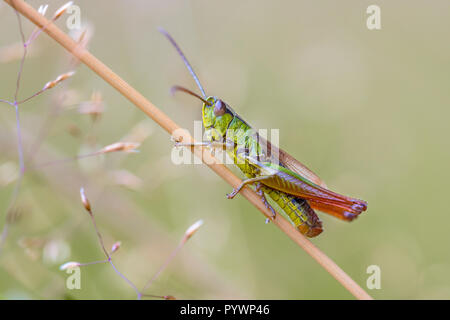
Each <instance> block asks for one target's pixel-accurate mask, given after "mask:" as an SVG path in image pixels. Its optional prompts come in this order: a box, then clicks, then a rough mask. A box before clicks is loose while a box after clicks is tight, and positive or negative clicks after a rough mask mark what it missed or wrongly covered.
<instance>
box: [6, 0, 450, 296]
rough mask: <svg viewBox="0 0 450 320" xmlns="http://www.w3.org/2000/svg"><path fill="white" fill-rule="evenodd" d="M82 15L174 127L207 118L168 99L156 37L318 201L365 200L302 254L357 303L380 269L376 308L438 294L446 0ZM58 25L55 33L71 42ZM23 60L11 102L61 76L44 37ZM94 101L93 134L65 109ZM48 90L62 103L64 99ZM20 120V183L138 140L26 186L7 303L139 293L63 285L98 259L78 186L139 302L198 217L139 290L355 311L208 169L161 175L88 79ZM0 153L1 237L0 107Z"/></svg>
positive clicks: (10, 74) (159, 138)
mask: <svg viewBox="0 0 450 320" xmlns="http://www.w3.org/2000/svg"><path fill="white" fill-rule="evenodd" d="M28 2H29V3H30V4H31V5H32V6H33V7H35V8H37V7H39V5H41V4H44V3H48V4H49V9H48V12H47V17H49V16H51V15H52V14H53V12H54V11H55V10H56V9H57V8H59V7H60V6H61V5H63V4H64V1H60V0H52V1H50V0H49V1H44V2H43V1H35V0H31V1H28ZM75 4H77V5H78V6H79V7H80V9H81V22H82V24H83V28H84V27H86V26H87V27H88V28H89V30H90V31H89V34H91V35H92V37H91V39H90V42H89V45H88V47H89V50H90V51H91V52H92V53H93V54H94V55H95V56H97V57H98V58H99V59H100V60H102V61H103V62H104V63H105V64H107V65H108V66H110V67H111V68H112V69H113V70H114V71H115V72H117V73H118V74H119V75H120V76H122V77H123V78H124V79H125V80H126V81H128V82H129V83H130V84H131V85H132V86H134V87H135V88H136V89H137V90H138V91H140V92H141V93H143V94H144V95H145V96H146V97H147V98H149V99H150V100H151V101H152V102H153V103H154V104H155V105H156V106H158V107H159V108H161V109H162V110H163V111H164V112H165V113H166V114H168V115H169V116H170V117H172V118H173V119H174V121H176V122H177V123H178V124H180V125H181V126H182V127H185V128H189V129H190V128H192V125H193V121H194V120H200V118H201V113H200V104H199V103H198V101H196V100H194V99H193V98H191V97H188V96H184V95H176V96H175V97H172V96H170V94H169V88H170V87H171V86H172V85H174V84H180V85H184V86H186V87H188V88H191V89H196V87H195V83H194V82H193V80H192V78H191V77H190V75H189V73H188V72H187V70H186V68H185V67H184V65H183V63H182V61H181V59H180V58H179V57H178V56H177V54H176V52H175V50H174V49H173V48H172V47H171V46H170V44H169V43H168V41H167V40H166V39H165V38H164V37H163V36H162V35H161V34H160V33H158V31H157V27H158V26H162V27H164V28H165V29H167V30H168V31H169V32H170V33H171V34H172V35H173V36H174V38H175V39H176V40H177V41H178V43H179V44H180V46H181V47H182V48H183V50H184V51H185V53H186V55H187V56H188V58H189V59H190V61H191V64H192V65H193V66H194V68H195V70H196V72H197V74H198V76H199V77H200V79H201V81H202V83H203V85H204V87H205V89H206V91H207V93H209V94H211V95H216V96H219V97H221V98H222V99H224V100H225V101H226V102H228V103H229V104H230V105H231V106H233V108H234V109H235V110H236V111H237V112H238V113H239V114H240V115H241V116H242V117H243V118H244V119H246V120H247V121H248V122H249V123H251V124H252V125H253V126H254V127H256V128H279V129H280V144H281V146H282V147H283V148H284V149H286V150H287V151H288V152H289V153H291V154H292V155H294V156H296V158H297V159H299V160H300V161H302V162H304V163H305V164H307V165H308V166H309V167H310V168H311V169H313V170H314V171H315V172H317V173H318V174H319V175H320V176H321V177H322V178H323V179H324V180H325V181H326V182H327V184H328V186H329V187H330V188H331V189H333V190H336V191H338V192H340V193H344V194H347V195H352V196H355V197H358V198H361V199H365V200H367V201H368V204H369V207H368V211H367V212H365V213H364V214H362V215H361V216H360V217H359V218H358V219H357V220H356V221H354V222H352V223H345V222H342V221H339V220H337V219H335V218H332V217H330V216H327V215H324V214H320V217H321V219H322V220H323V224H324V229H325V231H324V232H323V234H322V235H320V236H319V237H318V238H315V239H313V240H312V241H313V242H314V244H316V245H317V246H318V247H319V248H321V249H322V250H323V251H324V252H325V253H326V254H328V255H329V256H330V257H331V258H332V259H333V260H335V262H336V263H337V264H338V265H339V266H340V267H342V268H343V269H344V270H345V271H346V272H347V273H348V274H349V275H350V276H351V277H352V278H354V279H355V280H356V281H357V282H358V283H359V284H360V285H361V286H362V287H363V288H366V280H367V278H368V276H369V275H368V274H367V273H366V269H367V267H368V266H370V265H378V266H379V267H380V268H381V289H379V290H368V292H369V294H371V295H372V296H373V297H374V298H377V299H448V298H450V275H449V272H448V270H449V269H450V256H449V254H448V251H449V248H448V244H449V243H450V233H449V232H448V228H449V224H450V215H449V210H448V208H447V203H446V200H445V199H446V198H447V197H448V194H447V192H448V184H449V179H450V173H449V171H448V164H449V163H450V145H449V139H448V138H449V130H448V122H449V120H448V119H449V116H450V111H449V110H450V109H449V105H450V90H449V82H450V60H449V53H450V42H449V41H448V38H449V31H450V2H448V1H446V0H442V1H438V0H435V1H406V0H403V1H376V2H374V1H360V0H358V1H356V0H353V1H345V2H337V1H331V0H330V1H320V2H317V1H283V2H278V1H256V0H253V1H181V0H180V1H162V0H161V1H147V0H140V1H136V0H135V1H118V0H114V1H110V0H109V1H107V0H97V1H87V0H85V1H75ZM371 4H377V5H379V6H380V8H381V24H382V29H381V30H374V31H370V30H368V29H367V27H366V19H367V17H368V14H367V13H366V9H367V7H368V6H369V5H371ZM67 17H68V15H67V14H66V15H64V16H63V17H62V18H61V19H60V20H59V21H58V25H59V26H60V27H61V28H62V29H63V30H64V31H66V32H68V31H69V30H68V29H67V27H66V24H65V20H66V19H67ZM0 25H1V29H0V48H1V50H2V51H0V52H2V53H3V61H2V62H1V64H0V70H1V71H0V98H4V99H12V96H13V93H14V90H15V81H16V76H17V70H18V63H19V61H18V59H14V50H11V48H13V49H14V48H15V47H14V44H15V43H17V42H18V41H19V40H20V37H19V29H18V26H17V19H16V16H15V14H14V12H13V11H12V10H11V8H10V7H9V6H8V5H6V4H4V3H1V4H0ZM24 30H25V32H26V34H27V35H29V34H30V33H31V31H32V30H33V26H32V25H31V23H29V22H27V21H24ZM72 33H73V32H72ZM16 48H17V47H16ZM19 48H20V46H19ZM8 49H9V51H8ZM16 51H17V50H16ZM30 51H31V52H30V56H29V57H28V58H27V59H26V63H25V67H24V73H23V79H22V84H21V91H20V97H22V98H25V97H27V96H29V95H30V94H32V93H34V92H35V91H37V90H38V89H40V88H41V87H42V86H43V85H44V84H45V83H46V82H47V81H50V80H52V79H55V78H56V76H58V75H59V74H61V73H64V72H66V71H68V70H71V66H70V60H69V58H68V56H67V54H66V52H65V51H64V50H63V49H62V48H61V47H59V46H58V45H57V44H56V43H55V42H54V41H53V40H51V39H49V38H48V37H47V36H46V35H43V36H40V37H39V38H38V39H37V40H36V41H35V42H34V43H33V45H32V46H31V48H30ZM11 52H12V53H11ZM19 52H20V51H19ZM8 54H9V55H8ZM11 55H12V57H11ZM0 56H1V55H0ZM93 92H100V93H101V95H102V97H103V101H104V104H105V111H104V112H103V114H102V115H101V117H100V119H98V120H97V121H95V122H93V121H92V119H91V117H90V116H88V115H85V114H80V113H79V112H78V106H79V104H80V103H81V102H82V101H88V100H89V99H90V98H91V95H92V93H93ZM61 93H65V94H66V100H64V103H63V104H58V103H56V102H55V101H58V100H57V99H56V98H55V97H57V96H58V95H60V94H61ZM21 120H22V130H23V135H24V149H25V151H26V154H27V158H26V165H27V168H31V167H33V166H35V165H39V164H42V163H46V162H48V161H53V160H56V159H64V158H68V157H73V156H75V155H77V154H80V155H81V154H86V153H87V152H89V151H88V150H91V151H93V150H97V149H99V148H101V147H103V146H105V145H108V144H111V143H114V142H117V141H119V140H121V139H126V138H124V137H126V136H127V135H129V134H134V136H133V137H135V136H136V132H139V133H140V136H147V137H146V139H145V140H144V141H143V143H142V145H141V147H140V148H139V149H140V153H137V154H124V153H111V154H107V155H103V156H100V157H93V158H90V159H84V160H80V161H69V162H66V163H58V164H54V165H51V166H47V167H45V168H40V169H39V170H37V169H36V170H28V171H27V172H26V173H25V176H24V179H23V183H22V186H21V188H20V194H19V197H18V200H17V207H18V208H19V209H18V210H19V211H20V213H21V214H20V219H18V221H16V222H15V223H14V224H13V225H11V227H10V228H9V234H8V236H7V238H6V241H5V243H4V246H3V250H2V252H1V254H0V298H2V299H13V298H24V299H49V298H50V299H105V298H111V299H133V298H135V294H134V292H133V290H132V289H131V287H129V286H128V285H127V284H126V283H125V282H124V281H123V280H122V279H121V278H120V277H118V276H117V275H116V274H115V273H114V271H113V270H112V268H111V267H110V266H109V265H106V264H105V265H95V266H89V267H86V268H82V284H81V286H82V287H81V289H80V290H68V289H66V287H65V281H66V278H67V277H68V275H67V274H66V273H65V272H63V271H60V270H59V269H58V268H59V266H60V265H61V264H62V263H64V262H67V261H80V262H89V261H94V260H99V259H103V255H102V251H101V249H100V247H99V244H98V241H97V239H96V237H95V232H94V229H93V227H92V224H91V223H90V221H89V217H88V215H87V214H86V213H85V212H84V210H83V208H82V206H81V203H80V200H79V188H80V187H81V186H84V187H85V188H86V192H87V195H88V197H89V199H90V201H91V203H92V206H93V208H94V213H95V215H96V219H97V224H98V226H99V228H100V230H101V232H102V234H103V236H104V238H105V242H106V245H107V247H110V246H111V245H112V244H113V243H114V242H115V241H118V240H120V241H121V242H122V247H121V248H120V250H119V251H118V252H117V253H116V254H115V256H114V261H115V263H116V266H117V267H118V268H119V270H120V271H121V272H123V273H124V274H125V275H126V276H127V277H128V278H129V279H130V280H131V281H133V282H134V283H135V284H136V285H137V286H138V287H142V286H143V285H144V283H145V282H146V281H147V280H148V279H150V278H151V277H152V275H153V274H154V273H155V272H156V271H157V270H158V268H159V267H160V266H161V265H162V264H163V262H164V260H165V259H166V258H167V257H168V256H169V255H170V253H171V252H172V251H173V250H174V248H175V247H176V246H177V243H178V242H179V240H180V239H181V237H182V236H183V233H184V232H185V230H186V229H187V228H188V227H189V226H190V225H191V224H192V223H194V222H195V221H196V220H198V219H203V220H204V225H203V226H202V227H201V228H200V230H199V231H198V233H197V234H195V236H194V237H193V238H192V239H191V240H189V241H188V242H187V244H186V246H185V247H184V248H183V249H182V251H181V253H180V254H179V256H177V257H176V258H175V260H174V261H173V262H172V263H171V264H170V266H169V267H168V268H167V269H166V270H165V271H164V272H163V273H162V275H161V276H160V277H158V279H157V280H156V282H155V283H154V284H153V285H152V286H151V288H149V290H148V291H147V292H149V293H152V294H156V295H168V294H170V295H173V296H175V297H176V298H179V299H241V298H250V299H352V298H353V297H352V296H351V294H350V293H348V292H347V291H346V290H345V289H344V288H343V287H342V286H341V285H340V284H339V283H338V282H337V281H335V280H334V279H333V278H332V277H331V276H330V275H329V274H328V273H327V272H326V271H324V269H322V268H321V267H320V266H319V265H318V264H317V263H316V262H315V261H313V260H312V259H311V257H310V256H308V255H307V254H306V253H305V252H303V251H302V250H301V249H300V248H299V247H297V246H296V245H295V244H294V243H293V242H292V241H291V240H289V239H288V238H287V237H286V235H285V234H283V233H282V232H280V231H279V230H278V229H277V228H275V227H274V226H273V225H270V224H269V225H265V224H264V218H263V217H262V216H261V214H260V213H259V212H258V211H257V210H256V209H255V208H254V207H253V206H252V205H251V204H249V203H248V202H247V201H245V200H244V199H243V198H242V197H237V198H236V199H235V200H234V201H229V200H227V199H226V197H225V194H226V193H227V192H229V191H230V190H231V189H230V186H229V185H227V184H226V183H225V182H224V181H222V180H221V179H219V178H218V177H217V176H216V175H215V174H214V173H213V172H212V171H211V170H209V169H208V168H207V167H206V166H204V165H195V166H193V165H181V166H176V165H174V164H173V163H172V162H171V161H170V153H171V150H172V146H173V142H171V141H170V139H169V136H168V135H167V134H166V132H164V131H163V130H162V129H160V128H159V127H158V126H157V125H156V124H155V123H153V122H151V121H150V120H146V117H145V115H144V114H143V113H142V112H141V111H139V110H138V109H137V108H135V107H134V106H133V105H132V104H130V103H129V102H128V101H127V100H125V99H124V98H123V97H122V96H120V95H119V94H118V93H117V92H116V91H115V90H113V89H112V88H110V87H109V86H108V85H107V84H105V82H103V81H102V80H101V79H100V78H99V77H97V76H96V75H95V74H93V72H91V71H90V70H89V69H88V68H86V67H85V66H82V65H80V66H79V67H78V68H77V73H76V75H75V76H74V77H73V78H72V79H71V80H69V81H67V82H65V83H64V84H63V85H61V86H60V87H57V88H55V89H52V91H49V92H47V93H45V94H43V95H41V96H39V97H38V98H35V99H33V100H32V101H30V102H28V103H27V104H24V105H23V106H22V107H21ZM133 132H134V133H133ZM128 137H130V136H128ZM33 146H34V147H33ZM36 146H38V147H36ZM35 147H36V148H35ZM0 148H1V149H0V150H1V151H0V187H1V189H0V212H1V215H0V217H1V220H0V226H2V227H3V225H4V223H5V212H6V211H7V208H8V206H9V205H10V202H11V196H12V193H13V190H14V187H15V184H16V183H17V180H15V177H16V175H17V174H15V172H17V164H18V158H17V150H16V148H17V144H16V131H15V115H14V110H13V109H12V108H11V107H9V106H7V105H0ZM124 179H125V181H126V183H125V184H126V185H125V186H124V185H123V184H124ZM130 181H131V182H130Z"/></svg>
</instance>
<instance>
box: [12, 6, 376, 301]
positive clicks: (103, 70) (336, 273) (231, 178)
mask: <svg viewBox="0 0 450 320" xmlns="http://www.w3.org/2000/svg"><path fill="white" fill-rule="evenodd" d="M4 1H5V2H6V3H8V4H9V5H11V6H12V7H13V8H15V9H16V10H17V11H18V12H19V13H20V14H22V15H23V16H24V17H26V18H27V19H28V20H30V21H31V22H32V23H34V24H35V25H36V26H38V27H39V28H42V27H43V26H45V29H44V32H45V33H47V34H48V35H49V36H50V37H51V38H53V39H54V40H55V41H56V42H58V43H59V44H60V45H61V46H63V47H64V48H65V49H66V50H67V51H69V52H70V53H71V54H72V55H74V56H75V57H76V58H77V59H79V60H80V61H81V62H83V63H84V64H85V65H86V66H88V67H89V68H90V69H91V70H92V71H94V72H95V73H97V75H99V76H100V77H101V78H102V79H103V80H105V81H106V82H107V83H109V84H110V85H111V86H112V87H113V88H115V89H116V90H117V91H119V92H120V93H121V94H122V95H123V96H124V97H125V98H127V99H128V100H129V101H130V102H131V103H133V104H134V105H135V106H136V107H138V108H139V109H141V110H142V111H143V112H144V113H145V114H147V115H148V116H149V117H150V118H152V119H153V120H154V121H155V122H156V123H157V124H158V125H159V126H160V127H161V128H163V129H164V130H166V131H167V132H168V133H169V134H171V135H173V136H174V138H175V139H176V140H177V141H183V142H194V139H193V138H192V137H191V136H190V135H189V134H188V133H187V132H185V131H184V130H179V129H180V127H179V126H178V125H177V124H176V123H175V122H174V121H173V120H172V119H170V118H169V117H168V116H167V115H166V114H164V113H163V112H162V111H161V110H159V109H158V108H157V107H156V106H154V105H153V104H152V103H151V102H150V101H149V100H147V99H146V98H145V97H144V96H143V95H142V94H140V93H139V92H138V91H136V90H135V89H134V88H133V87H131V86H130V85H129V84H128V83H127V82H125V81H124V80H123V79H122V78H120V77H119V76H118V75H117V74H115V73H114V72H113V71H112V70H111V69H110V68H108V67H107V66H106V65H105V64H103V62H101V61H100V60H98V59H97V58H96V57H94V56H93V55H92V54H91V53H89V52H88V51H87V50H86V49H84V48H80V46H79V45H78V44H77V43H76V42H75V41H74V40H72V39H71V38H70V37H69V36H68V35H66V34H65V33H64V32H63V31H61V30H60V29H59V28H58V27H57V26H56V25H54V24H53V23H50V21H49V20H47V19H46V18H45V17H43V16H42V15H41V14H39V13H38V12H37V11H36V10H35V9H33V8H32V7H31V6H30V5H28V4H27V3H25V2H24V1H23V0H4ZM191 151H192V152H193V153H194V154H195V155H196V156H198V157H199V158H201V159H203V162H205V164H206V165H207V166H208V167H210V168H211V169H212V170H213V171H214V172H215V173H216V174H217V175H219V176H220V177H221V178H222V179H223V180H225V181H226V182H227V183H229V184H230V185H231V186H232V187H233V188H235V187H237V186H239V185H240V184H241V180H240V179H239V178H238V177H237V176H235V175H234V174H233V173H232V172H231V171H230V170H229V169H228V168H226V167H225V166H224V165H223V164H221V163H220V162H219V161H218V160H217V159H215V158H214V157H213V156H212V155H211V153H210V151H209V150H207V149H204V148H191ZM241 194H242V196H243V197H245V198H246V199H247V200H248V201H250V202H251V203H252V204H253V205H254V206H255V207H256V208H257V209H258V210H259V211H261V212H262V213H263V214H264V215H265V216H266V218H271V217H272V212H271V211H270V210H269V209H267V208H266V206H265V205H264V203H263V202H262V201H261V199H260V197H259V196H258V195H257V194H256V193H255V192H254V191H253V190H252V189H250V188H248V187H245V188H244V189H243V190H242V191H241ZM273 223H274V225H276V226H277V227H278V228H279V229H281V231H283V232H284V233H285V234H286V235H287V236H288V237H289V238H291V239H292V240H293V241H294V242H295V243H297V244H298V245H299V246H300V247H301V248H302V249H303V250H305V251H306V252H307V253H308V254H309V255H310V256H311V257H312V258H313V259H314V260H316V261H317V262H318V263H319V264H320V265H321V266H322V267H323V268H324V269H325V270H326V271H327V272H329V273H330V274H331V275H332V276H333V277H334V278H335V279H336V280H337V281H339V282H340V283H341V284H342V285H343V286H344V287H345V288H346V289H347V290H348V291H349V292H350V293H351V294H353V295H354V296H355V297H356V298H357V299H365V300H371V299H372V297H371V296H370V295H369V294H367V293H366V292H365V291H364V290H363V289H362V288H361V287H360V286H359V285H358V284H357V283H356V282H355V281H354V280H353V279H352V278H351V277H350V276H349V275H347V274H346V273H345V272H344V271H343V270H342V269H341V268H340V267H339V266H338V265H337V264H336V263H335V262H334V261H333V260H331V259H330V258H329V257H328V256H327V255H326V254H325V253H323V252H322V251H321V250H320V249H318V248H317V247H316V246H315V245H314V244H312V243H311V242H310V241H309V240H308V239H307V238H306V237H305V236H303V235H302V234H301V233H299V232H298V231H297V229H295V228H294V227H293V226H292V225H291V224H290V223H289V222H288V221H287V220H286V219H284V218H282V216H281V215H278V216H277V218H276V219H275V220H273Z"/></svg>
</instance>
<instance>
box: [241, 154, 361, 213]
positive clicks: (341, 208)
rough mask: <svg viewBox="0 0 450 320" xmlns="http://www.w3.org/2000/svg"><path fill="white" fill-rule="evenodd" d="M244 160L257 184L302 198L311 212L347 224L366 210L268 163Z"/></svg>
mask: <svg viewBox="0 0 450 320" xmlns="http://www.w3.org/2000/svg"><path fill="white" fill-rule="evenodd" d="M247 160H248V161H249V162H250V163H252V164H253V165H254V166H256V167H258V168H259V170H260V174H261V176H265V178H264V179H261V183H262V184H264V185H266V186H268V187H270V188H272V189H276V190H278V191H282V192H285V193H288V194H290V195H293V196H296V197H299V198H302V199H305V200H307V201H308V203H309V204H310V205H311V207H312V208H313V209H317V210H319V211H322V212H325V213H328V214H331V215H333V216H335V217H338V218H340V219H343V220H347V221H351V220H353V219H354V218H356V217H357V216H358V215H359V214H360V213H361V212H363V211H365V210H366V209H367V203H366V202H365V201H363V200H359V199H355V198H351V197H347V196H344V195H341V194H339V193H336V192H333V191H331V190H328V189H326V188H323V187H321V186H319V185H317V184H315V183H314V182H312V181H310V180H308V179H307V178H305V177H303V176H301V175H299V174H297V173H295V172H293V171H291V170H289V169H287V168H285V167H283V166H280V165H277V164H275V163H272V162H260V161H258V160H256V159H254V158H252V157H248V158H247Z"/></svg>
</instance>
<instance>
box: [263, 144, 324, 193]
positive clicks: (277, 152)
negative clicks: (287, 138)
mask: <svg viewBox="0 0 450 320" xmlns="http://www.w3.org/2000/svg"><path fill="white" fill-rule="evenodd" d="M258 140H259V143H260V145H261V146H262V147H263V148H264V147H265V150H266V154H267V156H268V157H269V158H270V159H272V161H275V163H278V162H276V160H277V157H278V160H279V163H280V164H281V165H282V166H283V167H286V168H287V169H289V170H291V171H293V172H295V173H297V174H299V175H300V176H302V177H304V178H306V179H308V180H309V181H311V182H314V183H315V184H317V185H319V186H321V187H322V188H325V189H326V188H327V185H326V184H325V182H323V181H322V179H320V178H319V177H318V176H317V175H316V174H315V173H314V172H312V171H311V170H310V169H308V167H306V166H305V165H304V164H303V163H301V162H300V161H298V160H297V159H295V158H294V157H293V156H291V155H290V154H289V153H287V152H286V151H284V150H283V149H281V148H278V147H276V146H274V145H273V144H272V143H270V141H268V140H266V139H264V138H263V137H261V136H260V135H258Z"/></svg>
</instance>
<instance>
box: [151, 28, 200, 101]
mask: <svg viewBox="0 0 450 320" xmlns="http://www.w3.org/2000/svg"><path fill="white" fill-rule="evenodd" d="M158 31H159V32H161V33H162V34H163V35H164V36H165V37H166V38H167V39H169V41H170V43H172V45H173V46H174V47H175V49H176V50H177V51H178V54H179V55H180V56H181V59H183V62H184V64H185V65H186V67H187V68H188V70H189V72H190V73H191V75H192V77H193V78H194V80H195V82H196V83H197V86H198V87H199V89H200V91H201V92H202V95H203V97H204V98H205V99H206V94H205V90H203V87H202V85H201V83H200V80H198V77H197V75H196V74H195V72H194V69H192V66H191V64H190V63H189V61H188V59H186V56H185V55H184V53H183V51H181V49H180V47H179V46H178V44H177V43H176V42H175V40H174V39H173V38H172V36H171V35H170V34H169V33H168V32H167V31H166V30H164V29H163V28H161V27H159V28H158ZM182 91H184V90H182ZM185 92H186V91H185ZM191 93H192V92H191ZM202 100H203V99H202ZM203 101H205V100H203Z"/></svg>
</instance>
